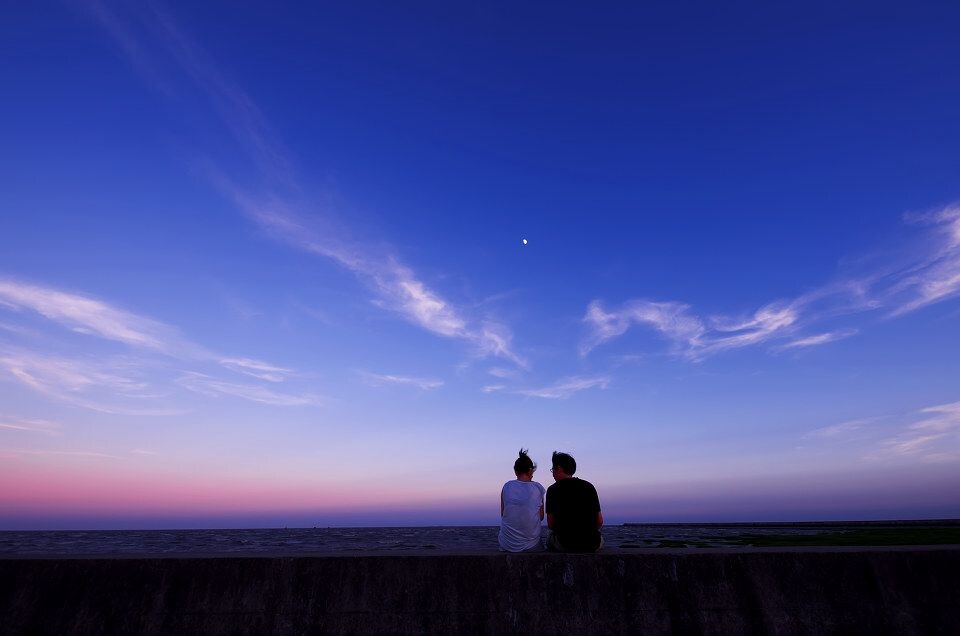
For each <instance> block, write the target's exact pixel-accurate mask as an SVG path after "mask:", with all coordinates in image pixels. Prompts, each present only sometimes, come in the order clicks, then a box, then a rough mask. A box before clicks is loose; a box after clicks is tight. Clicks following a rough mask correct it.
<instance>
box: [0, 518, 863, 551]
mask: <svg viewBox="0 0 960 636" xmlns="http://www.w3.org/2000/svg"><path fill="white" fill-rule="evenodd" d="M863 525H864V524H850V525H847V524H844V523H837V524H750V525H748V526H746V525H742V524H730V525H717V524H703V525H696V524H678V525H665V524H655V525H623V526H606V527H604V528H603V537H604V540H605V541H606V545H607V546H608V547H611V548H623V549H630V548H645V547H664V546H670V547H677V546H679V545H691V546H699V547H708V546H716V547H724V546H729V545H734V544H733V543H732V542H731V537H734V536H737V535H741V534H743V533H744V532H749V533H750V534H752V535H758V534H760V535H810V534H817V533H822V532H829V531H836V530H838V529H841V530H842V529H844V528H851V527H862V526H863ZM869 525H876V524H869ZM497 530H498V529H497V527H496V526H440V527H424V528H409V527H405V528H315V529H313V528H294V529H257V530H114V531H103V530H95V531H93V530H91V531H30V532H22V531H0V554H6V555H13V554H16V555H28V554H34V555H53V554H59V555H68V554H73V555H77V554H216V553H228V554H237V553H240V554H243V553H246V554H256V553H271V554H306V553H343V552H397V553H402V552H407V551H432V550H436V551H438V552H476V551H481V552H484V551H490V552H496V551H497ZM546 532H547V530H546V528H544V536H546Z"/></svg>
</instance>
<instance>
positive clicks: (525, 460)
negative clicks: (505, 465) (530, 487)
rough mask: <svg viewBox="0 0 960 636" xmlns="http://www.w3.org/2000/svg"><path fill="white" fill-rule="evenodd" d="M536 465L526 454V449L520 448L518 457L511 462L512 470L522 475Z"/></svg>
mask: <svg viewBox="0 0 960 636" xmlns="http://www.w3.org/2000/svg"><path fill="white" fill-rule="evenodd" d="M536 467H537V465H536V464H534V463H533V460H532V459H530V456H529V455H527V449H525V448H521V449H520V457H518V458H517V461H515V462H513V472H515V473H517V474H518V475H523V474H526V473H529V472H530V471H531V470H533V469H534V468H536Z"/></svg>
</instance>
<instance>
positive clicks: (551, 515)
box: [547, 512, 553, 530]
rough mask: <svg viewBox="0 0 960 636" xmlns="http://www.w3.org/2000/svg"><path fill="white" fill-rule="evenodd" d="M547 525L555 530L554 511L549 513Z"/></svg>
mask: <svg viewBox="0 0 960 636" xmlns="http://www.w3.org/2000/svg"><path fill="white" fill-rule="evenodd" d="M547 527H548V528H550V529H551V530H553V513H552V512H548V513H547Z"/></svg>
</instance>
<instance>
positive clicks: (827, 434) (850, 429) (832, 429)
mask: <svg viewBox="0 0 960 636" xmlns="http://www.w3.org/2000/svg"><path fill="white" fill-rule="evenodd" d="M878 419H880V418H876V417H869V418H860V419H856V420H848V421H846V422H840V423H839V424H832V425H830V426H823V427H821V428H818V429H814V430H812V431H810V432H809V433H806V434H805V435H804V438H818V437H819V438H838V437H844V436H847V435H849V434H850V433H854V432H856V431H859V430H861V429H862V428H864V427H865V426H868V425H870V424H873V423H875V422H876V421H877V420H878Z"/></svg>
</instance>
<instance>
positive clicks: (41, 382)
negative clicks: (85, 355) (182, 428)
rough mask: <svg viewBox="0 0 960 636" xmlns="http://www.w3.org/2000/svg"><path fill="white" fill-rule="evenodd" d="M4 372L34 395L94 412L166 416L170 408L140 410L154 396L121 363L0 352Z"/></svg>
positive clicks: (130, 368) (132, 369) (0, 367)
mask: <svg viewBox="0 0 960 636" xmlns="http://www.w3.org/2000/svg"><path fill="white" fill-rule="evenodd" d="M2 372H5V373H6V374H7V376H8V377H11V378H13V379H15V380H17V381H19V382H21V383H22V384H24V385H26V386H28V387H30V388H32V389H34V390H35V391H37V392H39V393H42V394H44V395H47V396H49V397H53V398H55V399H58V400H61V401H64V402H69V403H71V404H75V405H77V406H82V407H84V408H88V409H91V410H95V411H100V412H103V413H112V414H124V415H167V414H172V413H175V412H177V411H174V410H171V409H169V408H141V407H139V406H131V405H130V403H129V402H131V401H132V402H136V403H140V402H141V401H143V400H147V399H151V398H156V397H157V395H156V393H155V392H154V390H153V389H152V387H151V386H150V384H149V383H148V382H146V381H145V380H144V379H143V378H142V377H139V375H138V373H137V369H136V366H135V365H131V364H128V363H127V361H125V360H123V359H111V360H109V361H106V362H104V361H100V360H83V359H74V358H65V357H61V356H51V355H42V354H37V353H34V352H31V351H26V350H18V349H0V373H2ZM0 377H2V376H0Z"/></svg>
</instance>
